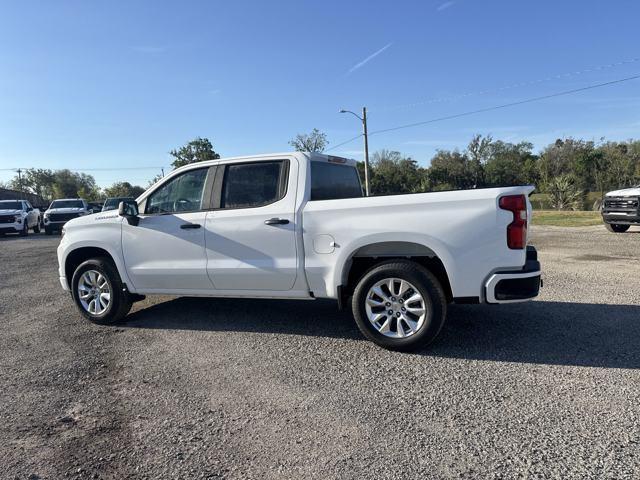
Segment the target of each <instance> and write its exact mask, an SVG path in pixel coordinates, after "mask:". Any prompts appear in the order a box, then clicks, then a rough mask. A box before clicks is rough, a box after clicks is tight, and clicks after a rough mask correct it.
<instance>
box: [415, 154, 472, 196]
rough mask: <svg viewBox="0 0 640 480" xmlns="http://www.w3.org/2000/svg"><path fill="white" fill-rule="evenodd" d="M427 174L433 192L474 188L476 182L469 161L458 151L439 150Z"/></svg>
mask: <svg viewBox="0 0 640 480" xmlns="http://www.w3.org/2000/svg"><path fill="white" fill-rule="evenodd" d="M427 174H428V177H429V185H430V187H431V189H433V190H458V189H463V188H472V187H473V186H474V185H475V181H476V175H475V172H474V171H473V170H472V169H471V168H470V167H469V159H468V158H467V156H466V154H464V153H461V152H460V151H458V150H453V151H449V150H438V151H437V152H436V154H435V155H434V157H433V158H432V159H431V165H430V167H429V169H428V173H427Z"/></svg>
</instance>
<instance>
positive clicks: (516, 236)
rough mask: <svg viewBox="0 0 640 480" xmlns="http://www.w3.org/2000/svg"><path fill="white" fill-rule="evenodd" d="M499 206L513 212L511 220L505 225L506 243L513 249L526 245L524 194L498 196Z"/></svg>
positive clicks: (525, 201)
mask: <svg viewBox="0 0 640 480" xmlns="http://www.w3.org/2000/svg"><path fill="white" fill-rule="evenodd" d="M500 208H501V209H503V210H508V211H510V212H512V213H513V222H511V223H510V224H509V226H507V245H508V247H509V248H511V249H513V250H521V249H523V248H525V247H526V246H527V199H526V197H525V196H524V195H507V196H504V197H501V198H500Z"/></svg>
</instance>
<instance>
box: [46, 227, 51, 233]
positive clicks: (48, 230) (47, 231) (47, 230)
mask: <svg viewBox="0 0 640 480" xmlns="http://www.w3.org/2000/svg"><path fill="white" fill-rule="evenodd" d="M44 234H45V235H51V229H50V228H47V227H44Z"/></svg>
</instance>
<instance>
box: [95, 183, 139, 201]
mask: <svg viewBox="0 0 640 480" xmlns="http://www.w3.org/2000/svg"><path fill="white" fill-rule="evenodd" d="M143 193H144V188H142V187H140V186H138V185H131V184H130V183H129V182H116V183H114V184H113V185H111V186H110V187H107V188H105V189H104V195H105V196H107V197H133V198H137V197H139V196H140V195H142V194H143Z"/></svg>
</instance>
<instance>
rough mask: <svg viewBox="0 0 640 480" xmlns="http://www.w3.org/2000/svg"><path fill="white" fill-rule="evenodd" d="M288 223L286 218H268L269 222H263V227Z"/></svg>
mask: <svg viewBox="0 0 640 480" xmlns="http://www.w3.org/2000/svg"><path fill="white" fill-rule="evenodd" d="M288 223H289V220H287V219H286V218H275V217H274V218H270V219H269V220H265V221H264V224H265V225H286V224H288Z"/></svg>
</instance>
